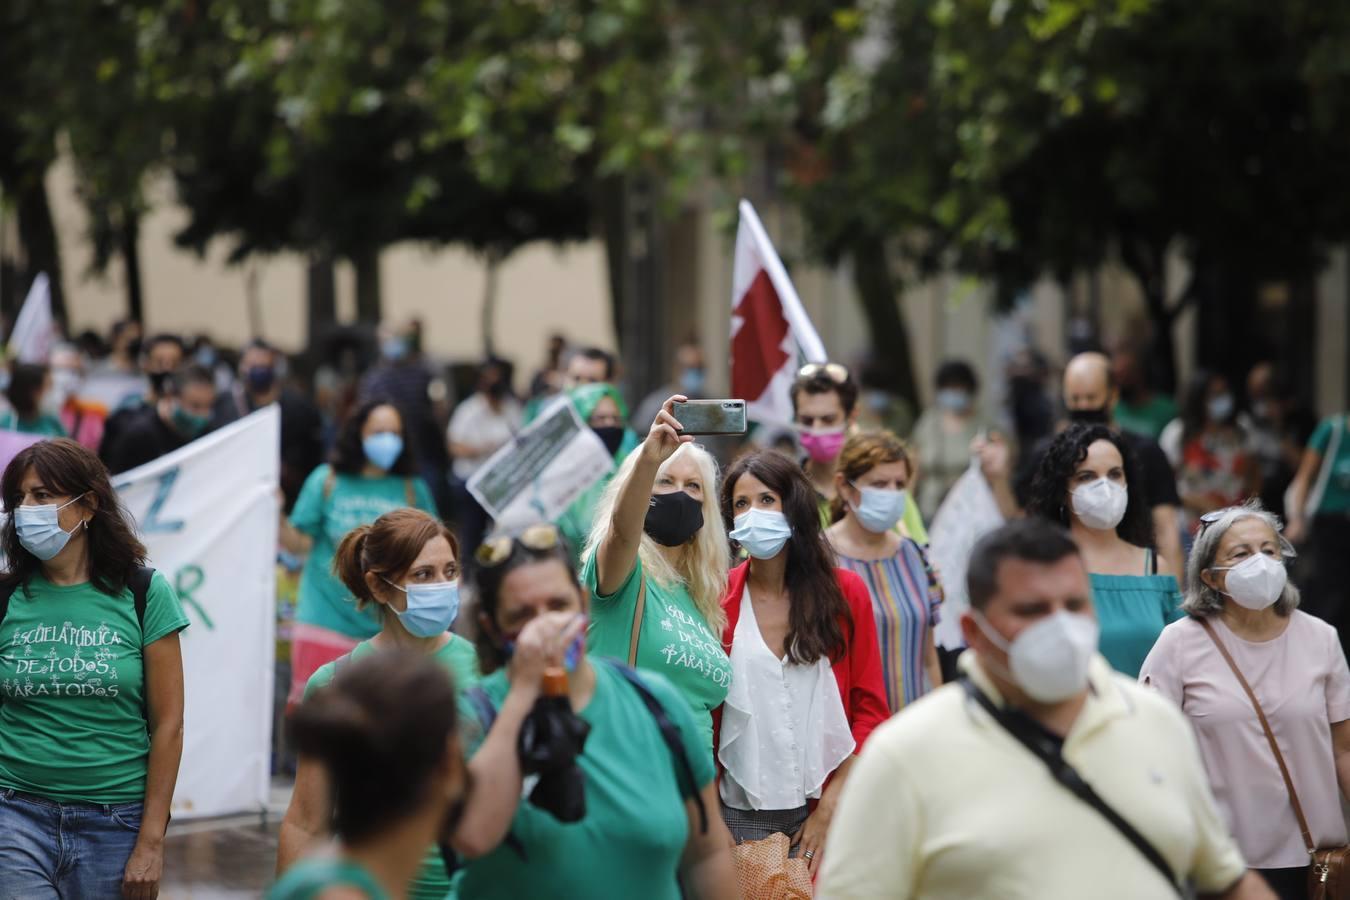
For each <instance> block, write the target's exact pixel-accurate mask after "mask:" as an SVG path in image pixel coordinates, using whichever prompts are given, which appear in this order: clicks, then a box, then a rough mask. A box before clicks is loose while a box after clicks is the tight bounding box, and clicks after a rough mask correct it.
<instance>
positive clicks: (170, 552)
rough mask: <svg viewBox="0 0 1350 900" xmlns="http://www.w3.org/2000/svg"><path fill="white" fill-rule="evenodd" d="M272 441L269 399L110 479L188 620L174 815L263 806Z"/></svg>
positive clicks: (276, 437)
mask: <svg viewBox="0 0 1350 900" xmlns="http://www.w3.org/2000/svg"><path fill="white" fill-rule="evenodd" d="M280 440H281V413H280V412H279V410H278V408H277V407H276V406H269V407H267V408H265V409H261V410H259V411H258V412H255V413H253V414H252V415H250V416H247V417H246V418H244V419H241V420H239V421H238V422H235V423H233V424H232V425H229V426H227V427H225V428H222V429H221V430H219V431H216V432H214V433H212V434H209V435H207V436H206V437H204V438H201V439H199V440H196V441H193V442H192V443H191V444H188V445H187V446H186V447H183V448H182V449H179V450H176V451H174V452H173V453H171V454H169V455H168V456H164V457H161V458H160V459H157V460H155V461H154V462H151V463H147V464H146V465H144V466H140V467H138V468H136V469H132V470H131V471H129V472H125V473H123V474H122V475H119V476H117V477H116V478H115V479H114V482H115V487H116V488H117V490H118V492H119V493H120V495H121V497H122V501H123V503H125V504H126V507H127V509H128V510H129V511H130V512H131V514H132V515H133V516H134V517H135V519H136V522H137V525H138V528H139V531H140V535H141V539H142V540H143V541H144V542H145V545H146V547H147V548H148V549H149V557H150V560H149V563H150V565H151V566H152V567H154V568H155V569H157V570H158V571H160V572H162V573H164V575H165V577H167V578H168V579H169V583H170V584H172V585H173V586H174V588H175V589H176V590H177V592H178V596H179V599H180V600H181V601H182V603H183V610H184V612H186V613H187V616H188V621H189V623H190V624H189V625H188V628H187V630H186V631H184V632H183V635H182V646H183V677H184V692H185V697H186V706H185V710H184V737H183V762H182V767H181V769H180V770H179V774H178V788H177V790H176V791H175V792H174V798H173V815H174V817H175V818H180V819H182V818H195V817H204V816H217V815H225V814H229V813H238V812H242V811H246V810H261V809H264V808H266V805H267V799H268V792H269V786H270V769H271V759H270V754H271V731H272V678H273V669H272V658H273V651H274V645H273V629H274V627H275V618H274V608H273V607H274V605H275V599H274V593H275V590H276V571H275V570H276V547H277V522H278V515H277V497H276V491H277V484H278V480H279V475H280V452H279V444H280Z"/></svg>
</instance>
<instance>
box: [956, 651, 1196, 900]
mask: <svg viewBox="0 0 1350 900" xmlns="http://www.w3.org/2000/svg"><path fill="white" fill-rule="evenodd" d="M961 685H962V687H964V688H965V690H966V694H967V696H969V697H970V698H971V699H972V700H974V701H975V702H976V703H978V704H979V705H980V707H981V708H983V709H984V711H985V712H987V713H988V714H989V717H990V718H992V719H993V720H994V721H995V722H997V723H998V724H1000V725H1002V726H1003V728H1004V729H1005V730H1006V731H1007V732H1008V733H1009V734H1011V735H1012V736H1013V737H1015V738H1017V741H1018V742H1019V743H1020V744H1021V745H1022V746H1023V747H1026V748H1027V749H1028V750H1030V751H1031V753H1032V755H1034V756H1035V757H1037V758H1038V759H1039V760H1040V761H1041V762H1043V763H1045V765H1046V767H1047V768H1049V770H1050V774H1051V775H1053V776H1054V778H1055V780H1056V781H1058V782H1059V783H1060V784H1061V785H1063V786H1064V787H1065V788H1067V789H1068V790H1069V791H1070V792H1071V793H1072V794H1073V795H1074V796H1075V797H1077V798H1078V799H1079V800H1082V801H1083V802H1084V803H1086V804H1087V805H1088V806H1090V807H1092V808H1093V809H1095V810H1096V811H1097V812H1098V813H1099V814H1100V815H1101V816H1102V818H1104V819H1106V821H1108V822H1110V823H1111V824H1112V825H1113V826H1114V827H1115V829H1116V830H1117V831H1119V832H1120V833H1121V835H1123V836H1124V837H1125V839H1126V840H1128V841H1129V842H1130V843H1131V844H1133V845H1134V848H1135V849H1136V850H1138V851H1139V852H1140V853H1141V854H1142V855H1143V856H1144V858H1145V859H1147V860H1148V861H1149V862H1150V863H1152V864H1153V867H1154V868H1155V869H1157V870H1158V873H1159V874H1161V875H1162V876H1163V878H1165V879H1166V880H1167V883H1168V884H1170V885H1171V886H1172V889H1173V890H1174V891H1176V893H1177V895H1178V896H1183V894H1182V892H1181V889H1180V887H1178V885H1177V877H1176V874H1175V873H1174V872H1173V871H1172V867H1171V866H1170V865H1168V863H1167V860H1165V859H1163V856H1162V854H1161V853H1159V852H1158V850H1157V848H1156V847H1154V846H1153V845H1152V844H1150V843H1149V841H1148V838H1146V837H1144V836H1143V835H1142V834H1140V833H1139V831H1138V829H1136V828H1135V827H1134V826H1133V825H1131V824H1130V823H1129V822H1127V821H1125V819H1124V817H1122V816H1121V815H1120V813H1118V812H1116V811H1115V809H1113V808H1112V807H1111V806H1110V805H1109V804H1108V803H1107V802H1106V801H1105V800H1103V799H1102V798H1101V796H1100V795H1099V794H1098V793H1097V792H1096V791H1095V790H1093V788H1092V785H1090V784H1088V783H1087V782H1086V781H1084V780H1083V776H1081V775H1079V774H1078V770H1077V769H1075V768H1074V767H1073V766H1071V765H1069V762H1068V760H1066V759H1065V758H1064V756H1063V754H1061V753H1059V752H1058V751H1056V750H1055V749H1054V748H1053V747H1051V746H1047V742H1045V741H1039V740H1037V739H1036V737H1035V736H1034V735H1032V734H1029V733H1028V730H1027V729H1026V728H1024V727H1021V726H1020V725H1019V724H1018V723H1016V722H1015V721H1013V719H1012V718H1011V717H1010V716H1009V715H1008V714H1007V712H1006V711H1004V710H1002V709H999V707H997V706H996V705H994V701H992V700H990V699H989V698H988V697H986V696H985V694H984V692H983V691H981V690H980V689H979V688H978V687H977V686H976V685H975V683H974V682H973V681H971V680H970V679H969V678H962V679H961Z"/></svg>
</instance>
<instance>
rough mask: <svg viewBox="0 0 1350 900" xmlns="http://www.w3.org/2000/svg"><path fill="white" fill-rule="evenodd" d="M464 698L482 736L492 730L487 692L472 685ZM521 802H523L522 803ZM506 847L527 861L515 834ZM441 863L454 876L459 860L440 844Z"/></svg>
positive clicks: (494, 717) (508, 837)
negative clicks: (471, 710) (475, 717)
mask: <svg viewBox="0 0 1350 900" xmlns="http://www.w3.org/2000/svg"><path fill="white" fill-rule="evenodd" d="M464 697H465V699H467V700H468V701H469V703H470V704H472V705H473V711H474V715H476V716H477V717H478V724H479V725H480V726H482V728H483V736H484V737H486V736H487V733H488V732H489V731H491V730H492V726H493V725H494V724H496V722H497V707H496V706H494V705H493V703H492V698H491V697H489V696H488V692H487V691H485V690H483V688H482V686H481V685H477V684H475V685H473V686H472V687H468V688H465V690H464ZM522 802H523V801H522ZM502 843H504V844H506V846H508V847H510V848H511V849H512V850H514V851H516V853H518V854H519V855H520V858H521V859H524V860H528V859H529V857H528V856H527V855H526V853H525V845H524V844H523V843H521V841H520V838H518V837H516V835H515V832H512V831H508V832H507V833H506V838H505V839H504V840H503V841H502ZM441 861H442V862H444V863H445V871H446V872H447V873H448V874H450V875H454V874H455V870H457V869H458V868H459V860H458V858H457V857H456V855H455V851H454V850H453V849H451V848H450V847H449V846H448V845H446V844H441Z"/></svg>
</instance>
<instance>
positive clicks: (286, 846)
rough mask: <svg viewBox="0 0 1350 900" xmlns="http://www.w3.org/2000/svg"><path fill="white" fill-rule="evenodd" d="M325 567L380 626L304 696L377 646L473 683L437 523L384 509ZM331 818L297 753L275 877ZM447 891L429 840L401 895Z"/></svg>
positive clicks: (311, 767) (453, 544)
mask: <svg viewBox="0 0 1350 900" xmlns="http://www.w3.org/2000/svg"><path fill="white" fill-rule="evenodd" d="M333 569H334V571H335V572H336V573H337V574H338V576H339V577H340V578H341V579H342V582H343V584H345V585H346V586H347V589H348V590H350V591H351V593H352V596H353V597H355V598H356V602H357V604H358V605H359V606H362V607H365V606H373V607H374V608H375V609H376V610H378V612H379V616H380V621H381V622H382V623H383V626H384V627H383V628H382V629H381V631H380V633H379V634H377V635H375V637H373V638H371V639H370V640H368V641H363V642H362V643H360V644H357V645H356V648H355V649H354V650H352V652H351V654H350V655H349V656H347V657H342V658H340V659H338V660H337V661H335V662H331V663H328V664H327V665H325V666H323V667H321V668H320V669H319V670H318V671H317V672H315V673H314V675H313V677H311V678H310V679H309V686H308V687H307V688H306V689H305V697H306V698H308V697H310V696H311V695H313V694H314V692H315V691H317V690H318V689H319V688H321V687H323V686H324V685H326V684H328V683H329V682H330V681H332V680H333V676H334V674H335V673H336V672H337V670H338V668H339V667H341V666H345V665H347V664H348V663H349V662H355V661H357V660H360V659H364V658H365V657H367V656H370V655H371V654H373V653H375V652H376V651H378V650H381V649H391V650H399V651H402V652H406V653H414V654H418V655H420V656H426V657H429V658H431V659H434V660H436V661H437V662H439V663H441V665H443V666H444V667H445V668H446V670H447V671H449V672H450V674H451V675H453V676H454V679H455V686H456V688H464V687H467V686H468V685H470V684H473V683H474V682H475V681H477V680H478V658H477V656H476V655H475V653H474V649H473V646H472V645H471V644H470V643H469V642H468V641H467V640H465V639H464V638H462V637H460V636H459V635H456V634H453V633H451V632H450V630H449V629H450V626H451V624H453V623H454V621H455V618H456V616H457V615H458V614H459V572H460V568H459V543H458V541H457V540H456V539H455V536H454V534H452V533H451V532H450V529H448V528H446V527H445V525H444V523H442V522H441V521H440V520H438V519H436V518H434V517H432V516H430V515H428V514H427V513H424V512H422V511H421V510H417V509H397V510H394V511H393V512H387V513H385V514H384V515H382V516H380V517H379V518H378V519H376V520H375V523H374V524H373V525H362V526H360V527H359V528H356V529H354V530H352V531H351V532H349V533H348V534H347V536H346V537H345V538H343V539H342V543H341V544H340V545H339V546H338V549H337V555H336V557H335V558H334V560H333ZM332 817H333V803H332V798H331V797H330V796H329V795H328V791H327V790H326V788H325V785H324V779H323V777H322V774H321V772H320V765H319V763H318V761H317V760H315V759H313V758H309V757H301V759H300V765H299V768H298V770H297V771H296V774H295V791H294V792H293V793H292V794H291V805H290V807H289V808H288V809H287V810H286V818H285V819H284V820H282V823H281V842H280V847H279V849H278V852H277V872H278V874H280V873H283V872H285V871H286V870H287V869H289V868H290V867H291V865H293V864H294V863H295V861H296V860H297V859H298V858H299V857H300V855H301V854H302V853H303V852H304V851H305V849H306V848H307V847H309V846H310V845H311V844H313V843H314V842H315V841H317V840H320V839H322V838H323V837H324V836H325V835H327V833H328V832H329V830H330V823H331V821H332ZM449 890H450V881H449V878H448V877H447V875H446V871H445V865H444V863H443V862H442V861H441V857H440V852H439V851H438V849H437V848H436V846H435V845H431V846H429V847H428V848H427V853H426V860H425V863H424V865H423V867H422V871H421V872H420V873H419V874H418V877H417V880H416V881H415V882H414V883H413V885H412V889H411V891H410V893H409V896H411V897H417V898H427V900H441V898H443V897H445V895H446V894H447V893H448V892H449Z"/></svg>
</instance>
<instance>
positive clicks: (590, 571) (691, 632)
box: [581, 396, 731, 757]
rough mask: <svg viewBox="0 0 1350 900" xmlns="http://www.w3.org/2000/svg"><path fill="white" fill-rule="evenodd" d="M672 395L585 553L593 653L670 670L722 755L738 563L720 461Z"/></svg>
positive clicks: (604, 501)
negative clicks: (730, 609)
mask: <svg viewBox="0 0 1350 900" xmlns="http://www.w3.org/2000/svg"><path fill="white" fill-rule="evenodd" d="M682 402H684V397H680V396H676V397H672V398H670V399H669V400H667V401H666V403H665V405H664V406H663V407H662V409H661V412H660V413H659V414H658V415H657V417H656V420H655V421H654V422H653V423H652V427H651V432H650V433H649V434H648V435H647V439H646V440H645V441H643V442H642V444H641V445H640V446H639V447H638V448H637V449H636V450H634V451H633V452H632V453H630V454H628V458H627V459H625V460H624V462H623V465H621V466H620V467H619V471H618V472H616V473H615V475H614V480H613V481H612V482H610V485H609V487H607V488H606V489H605V492H604V494H603V495H602V496H601V498H600V503H599V506H598V507H597V508H596V511H595V526H594V528H593V529H592V531H591V536H590V539H589V540H588V541H587V543H586V549H585V552H584V553H583V554H582V559H583V566H582V574H581V579H582V584H583V585H584V586H585V587H586V589H587V590H588V591H590V593H591V597H592V601H593V602H592V608H593V611H592V613H591V622H590V627H589V632H588V640H589V645H590V650H591V652H593V653H595V654H597V655H599V656H611V657H614V658H615V659H623V660H628V661H629V663H630V665H635V666H637V667H638V668H640V669H648V670H650V671H653V672H660V673H661V674H662V675H663V676H665V677H666V678H667V679H669V680H670V683H671V684H673V685H674V686H675V689H676V690H678V691H679V692H680V694H681V695H682V696H683V697H684V699H685V701H686V702H687V703H688V704H689V706H690V707H691V708H692V709H693V710H694V714H695V716H696V721H698V723H699V727H700V728H701V729H702V731H703V734H704V737H705V738H706V748H705V751H704V752H705V754H706V755H707V756H709V757H711V756H712V711H713V710H714V709H716V708H717V707H719V706H721V705H722V701H723V700H725V699H726V696H727V689H728V688H729V687H730V686H731V664H730V662H729V661H728V660H727V654H726V651H725V650H724V649H723V647H722V638H721V635H722V627H723V626H724V625H725V624H726V612H724V611H723V609H722V604H721V597H722V593H723V591H725V590H726V585H727V572H728V570H729V569H730V568H731V565H730V550H729V547H728V544H727V532H726V527H725V525H724V524H723V522H722V510H721V508H720V506H719V504H718V502H717V463H716V462H714V460H713V458H712V456H711V455H709V453H708V451H706V450H704V449H702V448H701V447H698V446H697V445H695V444H694V443H693V440H694V439H693V438H692V437H689V436H686V435H681V434H680V432H679V427H680V425H679V422H678V421H677V420H676V419H675V417H674V415H673V411H674V408H675V404H677V403H682Z"/></svg>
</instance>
